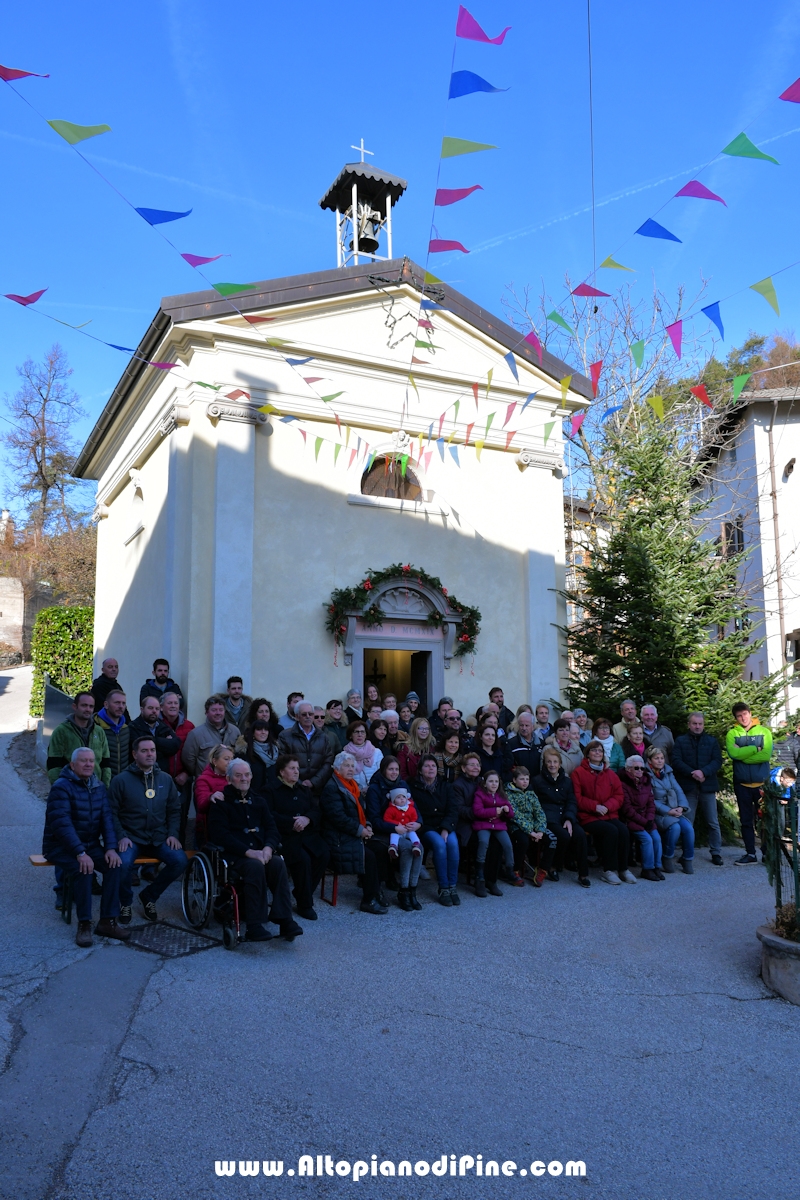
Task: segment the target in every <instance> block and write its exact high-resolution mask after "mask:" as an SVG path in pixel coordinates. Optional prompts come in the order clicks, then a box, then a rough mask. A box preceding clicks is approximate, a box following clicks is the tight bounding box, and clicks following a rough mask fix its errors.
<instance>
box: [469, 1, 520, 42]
mask: <svg viewBox="0 0 800 1200" xmlns="http://www.w3.org/2000/svg"><path fill="white" fill-rule="evenodd" d="M510 28H511V26H510V25H506V27H505V29H504V30H503V32H502V33H498V35H497V37H493V38H490V37H489V36H488V34H486V33H484V32H483V30H482V29H481V27H480V25H479V24H478V22H477V21H476V20H475V18H474V17H473V16H472V14H471V13H468V12H467V10H466V9H465V8H464V5H463V4H459V6H458V20H457V21H456V37H460V38H466V39H467V40H468V41H470V42H486V43H488V45H490V46H502V44H503V40H504V38H505V36H506V34H507V33H508V31H509V29H510Z"/></svg>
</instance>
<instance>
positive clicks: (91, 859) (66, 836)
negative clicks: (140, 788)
mask: <svg viewBox="0 0 800 1200" xmlns="http://www.w3.org/2000/svg"><path fill="white" fill-rule="evenodd" d="M94 770H95V761H94V751H93V750H90V749H89V748H88V747H87V746H79V747H77V749H75V750H73V752H72V758H71V762H70V765H69V766H67V767H62V768H61V772H60V774H59V776H58V778H57V779H56V781H55V783H54V784H53V786H52V788H51V789H50V795H49V796H48V797H47V813H46V815H45V824H44V836H43V838H42V854H43V855H44V857H45V858H46V859H47V860H48V862H52V863H55V865H56V866H57V867H60V868H61V870H62V871H63V872H64V874H65V875H71V876H72V887H73V894H74V897H75V907H76V910H77V914H78V933H77V936H76V938H75V941H76V943H77V945H78V946H84V947H85V946H91V944H92V875H93V873H94V871H95V870H98V871H102V874H103V894H102V899H101V901H100V920H99V922H98V923H97V927H96V928H95V933H97V934H99V935H100V936H101V937H112V938H118V939H119V940H120V941H121V942H125V941H127V940H128V938H129V937H130V933H129V932H128V930H127V929H123V928H122V926H121V925H118V924H117V917H118V916H119V885H120V880H121V878H122V870H121V867H122V861H121V859H120V857H119V855H118V854H117V835H116V833H115V832H114V822H113V820H112V817H111V805H110V804H109V802H108V792H107V791H106V787H105V784H104V783H101V782H100V780H99V779H97V777H96V776H95V773H94Z"/></svg>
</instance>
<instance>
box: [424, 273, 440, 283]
mask: <svg viewBox="0 0 800 1200" xmlns="http://www.w3.org/2000/svg"><path fill="white" fill-rule="evenodd" d="M425 282H426V283H441V282H442V281H441V279H440V278H439V276H438V275H431V273H430V271H426V272H425Z"/></svg>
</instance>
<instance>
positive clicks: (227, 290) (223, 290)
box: [211, 283, 256, 296]
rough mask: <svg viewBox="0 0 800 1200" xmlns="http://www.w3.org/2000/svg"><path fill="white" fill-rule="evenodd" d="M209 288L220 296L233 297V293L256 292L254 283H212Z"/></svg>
mask: <svg viewBox="0 0 800 1200" xmlns="http://www.w3.org/2000/svg"><path fill="white" fill-rule="evenodd" d="M211 286H212V287H213V289H214V291H215V292H219V294H220V296H233V295H234V293H235V292H254V291H255V290H256V284H254V283H212V285H211Z"/></svg>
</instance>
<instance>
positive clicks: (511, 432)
mask: <svg viewBox="0 0 800 1200" xmlns="http://www.w3.org/2000/svg"><path fill="white" fill-rule="evenodd" d="M516 436H517V431H516V429H509V431H508V433H507V434H506V450H507V449H508V448H509V446H510V445H511V443H512V442H513V440H514V438H515V437H516Z"/></svg>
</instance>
